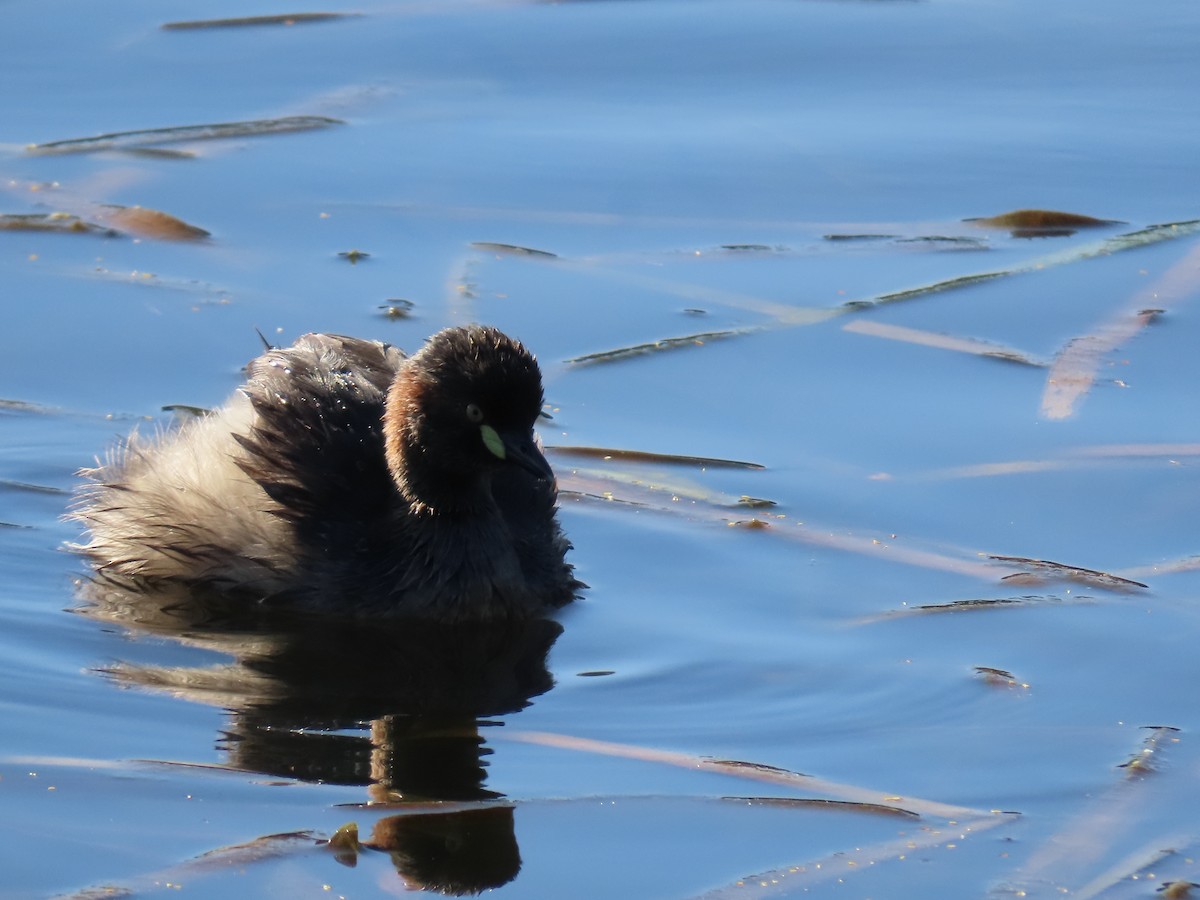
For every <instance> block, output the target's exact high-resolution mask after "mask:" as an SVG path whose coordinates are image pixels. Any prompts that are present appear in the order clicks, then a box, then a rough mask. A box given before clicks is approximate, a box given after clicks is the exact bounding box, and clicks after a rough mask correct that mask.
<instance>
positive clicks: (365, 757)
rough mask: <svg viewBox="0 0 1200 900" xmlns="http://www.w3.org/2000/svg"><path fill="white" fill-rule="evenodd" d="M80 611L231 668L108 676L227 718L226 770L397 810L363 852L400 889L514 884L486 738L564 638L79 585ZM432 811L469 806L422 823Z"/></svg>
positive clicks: (179, 590) (123, 669) (513, 627)
mask: <svg viewBox="0 0 1200 900" xmlns="http://www.w3.org/2000/svg"><path fill="white" fill-rule="evenodd" d="M79 595H80V598H81V599H82V600H83V601H84V602H83V605H82V606H81V608H80V612H82V613H83V614H84V615H87V616H89V617H91V618H94V619H97V620H99V621H101V622H104V623H108V624H110V625H118V626H120V627H122V628H126V629H129V630H131V631H134V632H145V633H152V634H158V635H163V636H168V637H170V638H171V639H173V640H175V641H178V642H179V643H181V644H185V645H188V646H192V647H197V648H202V649H205V650H209V651H215V652H218V653H220V654H223V655H226V656H228V657H231V658H232V660H231V661H230V662H228V663H224V664H220V665H217V666H213V667H206V668H197V667H185V666H179V667H175V666H157V665H145V664H141V663H137V662H129V661H126V662H120V663H117V664H114V665H111V666H109V667H107V668H105V669H104V670H103V672H104V673H105V674H106V675H108V676H109V677H111V678H113V679H114V680H115V681H117V682H118V683H120V684H122V685H129V686H138V687H143V688H150V689H157V690H163V691H169V692H170V693H172V694H174V695H176V696H180V697H183V698H185V699H188V700H192V701H194V702H201V703H206V704H209V705H214V706H221V707H223V708H225V709H227V710H228V711H229V716H230V719H229V723H228V726H227V728H226V729H225V731H224V733H223V735H222V737H221V740H220V745H221V747H222V749H223V750H224V751H225V753H226V754H227V759H228V765H229V766H230V767H231V768H234V769H237V770H242V771H248V772H255V773H261V774H265V775H269V776H273V777H283V778H289V779H299V780H301V781H307V782H317V783H332V784H343V785H363V786H366V787H367V795H368V800H369V801H370V802H371V803H388V804H391V805H393V808H395V809H397V810H401V811H399V812H397V813H396V814H394V815H389V816H386V817H383V818H381V819H379V820H378V821H376V823H375V825H374V827H373V829H372V831H371V834H370V835H369V836H368V837H365V838H364V839H363V842H362V846H364V847H366V848H370V849H375V850H382V851H386V852H388V853H389V854H390V856H391V858H392V861H393V863H394V864H395V866H396V869H397V872H398V873H399V874H400V876H401V877H402V878H403V879H404V881H405V883H406V885H407V886H409V887H420V888H423V889H427V890H434V891H437V892H440V893H444V894H450V895H455V896H459V895H468V894H475V893H479V892H480V891H483V890H486V889H488V888H492V887H498V886H500V885H503V884H505V883H507V882H509V881H511V880H512V879H513V878H515V877H516V875H517V872H518V871H519V870H520V867H521V859H520V853H519V850H518V846H517V840H516V835H515V832H514V823H513V808H512V806H511V805H510V804H508V803H506V802H505V801H504V799H503V795H501V794H498V793H496V792H493V791H490V790H488V789H487V788H486V787H485V782H486V766H487V762H486V757H487V756H489V755H490V754H491V752H492V751H491V750H490V748H488V747H487V745H486V742H485V739H484V737H483V735H482V734H481V727H482V728H486V727H488V726H491V725H496V724H498V723H496V722H494V721H489V720H490V719H492V718H493V717H498V716H503V715H507V714H510V713H514V712H517V711H519V710H521V709H523V708H524V707H525V706H527V705H528V704H529V702H530V700H531V699H532V698H533V697H536V696H538V695H539V694H542V693H544V692H545V691H547V690H549V689H550V688H551V687H552V686H553V679H552V677H551V675H550V673H549V671H548V669H547V667H546V657H547V654H548V653H549V651H550V648H551V646H552V645H553V643H554V641H555V640H556V639H557V637H558V635H559V634H560V633H561V632H562V626H561V625H559V624H558V623H557V622H554V621H551V620H548V619H544V618H524V619H515V620H503V619H501V620H491V621H487V622H481V623H457V624H453V625H446V624H439V623H434V622H426V621H406V620H388V619H384V620H378V621H373V622H363V621H359V620H349V621H330V620H329V619H328V618H325V617H312V618H303V617H281V616H279V615H278V614H272V615H271V616H270V617H269V618H267V617H266V616H264V614H262V613H252V612H248V611H247V610H246V608H245V607H244V606H240V607H232V608H231V607H230V605H228V604H222V602H221V598H219V597H211V596H203V595H200V594H199V593H198V592H196V591H195V589H188V588H185V587H183V586H170V585H158V586H156V588H155V591H154V593H153V594H152V595H148V594H147V593H146V592H145V591H144V589H143V590H136V589H133V588H131V587H129V586H123V585H120V584H118V583H114V582H111V581H108V580H105V579H95V580H85V581H82V582H80V585H79ZM437 801H443V802H444V801H451V802H454V801H457V802H459V803H466V804H470V805H469V806H468V807H467V808H465V809H464V808H462V807H461V806H460V807H458V808H456V809H452V810H451V811H434V812H430V808H429V804H430V803H431V802H437ZM406 806H408V807H410V809H411V811H410V812H404V811H403V810H404V808H405V807H406ZM354 858H355V856H354V854H353V853H350V854H349V855H347V854H346V853H344V852H343V853H342V854H340V855H339V859H341V861H343V862H349V863H352V862H353V861H354Z"/></svg>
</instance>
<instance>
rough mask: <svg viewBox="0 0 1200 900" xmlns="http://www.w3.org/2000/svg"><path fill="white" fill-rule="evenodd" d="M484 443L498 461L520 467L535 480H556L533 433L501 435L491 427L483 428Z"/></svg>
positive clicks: (485, 426)
mask: <svg viewBox="0 0 1200 900" xmlns="http://www.w3.org/2000/svg"><path fill="white" fill-rule="evenodd" d="M482 431H483V443H484V444H485V445H486V446H487V448H488V450H490V451H491V453H492V455H493V456H495V457H496V458H497V459H502V460H504V461H505V462H508V463H513V464H514V465H517V466H520V467H521V468H522V469H524V470H525V471H526V472H528V473H529V474H530V475H532V476H533V477H534V478H538V479H544V480H546V481H553V480H554V470H552V469H551V468H550V463H548V462H546V457H545V456H543V455H542V451H541V448H540V447H538V445H537V443H536V441H535V440H534V437H533V432H532V431H529V432H526V433H524V434H521V433H516V432H508V433H501V432H498V431H496V430H495V429H494V428H492V427H491V426H490V425H484V426H482Z"/></svg>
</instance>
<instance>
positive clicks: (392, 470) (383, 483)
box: [74, 326, 581, 621]
mask: <svg viewBox="0 0 1200 900" xmlns="http://www.w3.org/2000/svg"><path fill="white" fill-rule="evenodd" d="M541 406H542V383H541V374H540V372H539V370H538V366H537V362H536V361H535V360H534V358H533V357H532V356H531V355H530V354H529V353H528V351H526V350H525V348H524V347H522V346H521V344H519V343H518V342H516V341H514V340H512V339H511V338H509V337H507V336H506V335H504V334H502V333H501V332H499V331H497V330H496V329H494V328H485V327H480V326H470V327H463V328H448V329H446V330H444V331H441V332H439V333H438V334H436V335H434V336H433V337H432V338H430V340H429V342H428V343H427V344H426V345H425V347H423V348H422V349H421V350H420V351H419V352H418V353H416V354H414V355H413V356H412V357H409V358H406V357H405V356H404V354H403V353H401V352H400V351H399V350H397V349H396V348H394V347H391V346H389V345H387V344H384V343H380V342H377V341H366V340H359V339H356V338H348V337H340V336H337V335H325V334H310V335H306V336H304V337H302V338H300V339H299V340H298V341H297V342H296V343H295V345H294V346H292V347H288V348H285V349H271V350H268V351H267V352H266V353H265V354H263V355H262V356H261V357H259V358H258V359H256V360H255V361H254V362H253V363H251V364H250V367H249V378H248V380H247V382H246V384H245V385H244V386H243V387H242V389H241V390H240V392H239V393H238V394H236V395H235V396H234V397H233V398H232V399H231V400H230V401H229V402H228V403H227V404H226V405H225V406H224V407H222V408H221V409H219V410H217V411H215V412H214V413H212V414H211V415H209V416H206V417H204V418H201V419H197V420H195V421H193V422H190V423H188V424H185V425H184V426H183V427H182V428H180V429H178V430H176V431H173V432H170V433H168V434H166V435H164V436H160V437H159V438H158V439H157V440H154V441H145V440H143V439H140V438H139V437H138V436H137V435H134V436H132V437H131V438H130V439H129V441H128V443H127V445H126V446H125V448H124V449H123V450H122V451H120V452H118V453H117V454H114V455H113V457H112V458H110V460H109V461H108V463H107V464H105V465H102V466H99V467H97V468H95V469H91V470H86V471H85V472H84V474H85V475H86V476H88V477H89V478H90V479H91V481H92V484H90V485H87V486H85V487H84V488H83V489H82V492H81V495H80V498H79V501H78V503H77V505H76V508H75V511H74V517H75V518H76V519H78V520H79V521H81V522H83V523H84V524H86V526H87V527H88V529H89V530H90V532H91V538H90V540H89V541H88V543H86V544H84V545H82V546H80V547H79V548H78V549H79V550H80V551H81V552H83V553H84V554H86V555H87V556H88V557H89V558H90V560H91V562H92V564H93V566H94V568H95V569H96V572H97V575H98V576H99V577H101V578H104V579H109V580H114V581H119V582H121V583H122V584H123V585H129V586H135V587H139V588H146V589H152V588H153V587H154V586H155V585H156V584H157V585H162V586H164V587H165V586H167V585H168V584H169V585H179V584H183V585H188V586H194V587H196V588H200V589H204V590H206V591H209V592H215V593H216V594H218V595H221V596H223V597H226V598H235V599H237V600H239V601H243V600H247V599H249V600H252V601H255V602H256V603H258V604H260V605H262V606H265V607H281V608H286V609H296V610H314V611H321V612H331V613H337V614H341V615H349V616H356V615H380V614H393V615H401V616H420V617H426V618H431V619H436V620H439V621H460V620H463V621H465V620H472V619H487V618H493V617H498V616H522V615H532V614H536V613H538V612H540V611H543V610H545V609H547V608H552V607H558V606H561V605H563V604H564V603H567V602H568V601H569V600H571V599H572V598H573V596H574V595H575V593H576V591H577V590H578V588H579V587H580V586H581V585H580V584H579V582H577V581H576V580H575V579H574V577H573V576H572V574H571V566H570V565H568V564H567V563H566V561H565V559H564V556H565V554H566V551H567V550H568V549H569V547H570V544H569V543H568V542H567V540H566V538H565V537H564V536H563V535H562V532H561V531H560V530H559V527H558V523H557V521H556V519H555V508H554V507H555V498H556V487H555V484H554V476H553V473H552V472H551V470H550V467H549V465H548V464H547V462H546V460H545V457H544V456H543V455H542V453H541V451H540V450H539V449H538V447H537V445H536V443H535V440H534V435H533V425H534V422H535V420H536V419H537V416H538V413H539V411H540V410H541Z"/></svg>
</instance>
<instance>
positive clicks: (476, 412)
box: [467, 403, 483, 425]
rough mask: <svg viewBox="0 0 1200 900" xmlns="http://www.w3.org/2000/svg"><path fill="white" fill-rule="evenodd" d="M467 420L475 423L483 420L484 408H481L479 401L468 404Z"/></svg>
mask: <svg viewBox="0 0 1200 900" xmlns="http://www.w3.org/2000/svg"><path fill="white" fill-rule="evenodd" d="M467 421H468V422H470V423H471V424H473V425H478V424H479V423H480V422H482V421H483V410H482V409H480V408H479V404H478V403H468V404H467Z"/></svg>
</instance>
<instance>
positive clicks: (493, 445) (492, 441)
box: [479, 425, 507, 459]
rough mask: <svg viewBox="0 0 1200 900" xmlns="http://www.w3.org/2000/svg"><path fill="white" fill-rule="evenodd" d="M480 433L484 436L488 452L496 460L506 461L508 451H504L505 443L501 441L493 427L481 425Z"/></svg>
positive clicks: (484, 444) (484, 443)
mask: <svg viewBox="0 0 1200 900" xmlns="http://www.w3.org/2000/svg"><path fill="white" fill-rule="evenodd" d="M479 433H480V434H481V435H482V436H483V446H485V447H487V448H488V451H489V452H490V453H491V454H492V456H494V457H496V459H505V458H506V456H507V451H506V450H505V449H504V441H502V440H500V435H499V434H498V433H497V432H496V429H495V428H493V427H492V426H491V425H480V426H479Z"/></svg>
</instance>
